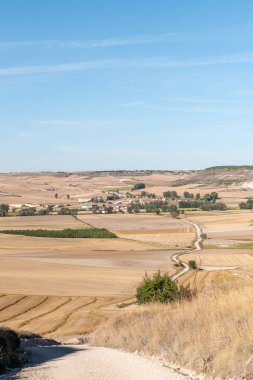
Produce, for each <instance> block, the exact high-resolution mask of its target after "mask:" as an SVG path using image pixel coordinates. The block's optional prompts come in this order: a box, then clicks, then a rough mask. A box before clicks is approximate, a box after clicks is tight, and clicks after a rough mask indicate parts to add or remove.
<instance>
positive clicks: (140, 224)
mask: <svg viewBox="0 0 253 380" xmlns="http://www.w3.org/2000/svg"><path fill="white" fill-rule="evenodd" d="M79 219H80V220H82V221H83V222H85V223H88V224H90V225H92V226H94V227H99V228H107V229H109V230H110V231H112V232H114V233H116V235H117V236H119V237H120V238H124V239H129V240H132V241H138V242H143V243H149V244H152V245H153V246H157V247H158V248H159V247H160V248H166V247H169V248H174V247H177V248H185V247H188V248H189V247H191V245H192V242H193V240H194V238H195V231H194V229H193V228H192V227H191V226H189V224H187V223H186V222H184V221H183V220H181V219H172V218H171V217H169V216H160V215H149V214H143V215H133V214H126V215H119V214H115V215H86V216H80V217H79Z"/></svg>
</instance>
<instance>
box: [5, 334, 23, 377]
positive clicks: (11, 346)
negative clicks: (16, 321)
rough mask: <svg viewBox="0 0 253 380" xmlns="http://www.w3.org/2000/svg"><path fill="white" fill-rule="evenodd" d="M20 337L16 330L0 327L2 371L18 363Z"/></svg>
mask: <svg viewBox="0 0 253 380" xmlns="http://www.w3.org/2000/svg"><path fill="white" fill-rule="evenodd" d="M19 346H20V339H19V337H18V335H17V334H16V333H15V331H13V330H10V329H8V328H3V327H1V328H0V373H3V372H4V371H5V370H6V368H7V367H12V366H15V365H17V364H18V353H17V351H18V349H19Z"/></svg>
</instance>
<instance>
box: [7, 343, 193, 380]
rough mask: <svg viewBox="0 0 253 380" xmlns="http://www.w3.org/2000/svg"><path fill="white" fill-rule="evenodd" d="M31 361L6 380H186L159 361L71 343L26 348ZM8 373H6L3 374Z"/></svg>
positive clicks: (183, 376)
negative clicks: (27, 365) (29, 364)
mask: <svg viewBox="0 0 253 380" xmlns="http://www.w3.org/2000/svg"><path fill="white" fill-rule="evenodd" d="M26 349H27V351H29V352H30V353H31V354H32V358H33V363H32V364H31V366H30V367H27V368H24V369H22V370H21V371H20V372H18V373H16V374H14V375H8V377H6V378H5V379H6V380H7V379H22V380H24V379H29V380H49V379H52V380H70V379H71V380H144V379H145V380H186V379H187V377H186V376H185V375H181V374H179V373H177V372H175V371H172V370H171V369H168V368H167V367H164V366H162V365H161V364H159V363H156V362H154V361H152V360H151V359H146V358H143V357H141V356H138V355H136V354H131V353H125V352H121V351H118V350H113V349H110V348H100V347H99V348H96V347H88V346H86V345H71V346H63V345H59V346H46V347H42V346H32V347H27V348H26ZM6 376H7V375H6Z"/></svg>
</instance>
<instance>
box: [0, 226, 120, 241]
mask: <svg viewBox="0 0 253 380" xmlns="http://www.w3.org/2000/svg"><path fill="white" fill-rule="evenodd" d="M0 233H1V234H9V235H24V236H35V237H46V238H68V239H92V238H96V239H108V238H109V239H111V238H117V235H115V234H114V233H113V232H111V231H108V230H107V229H106V228H86V229H84V228H83V229H72V228H66V229H64V230H44V229H37V230H0Z"/></svg>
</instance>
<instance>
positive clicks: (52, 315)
mask: <svg viewBox="0 0 253 380" xmlns="http://www.w3.org/2000/svg"><path fill="white" fill-rule="evenodd" d="M100 217H101V216H93V215H90V216H89V217H87V218H82V219H83V220H82V221H79V220H76V219H75V218H72V217H69V216H61V217H59V216H40V217H19V218H16V217H14V218H2V219H0V228H1V229H3V228H7V227H8V228H10V227H13V228H24V227H25V228H30V226H31V227H33V228H55V229H62V228H65V227H66V226H68V227H70V226H71V227H75V228H83V227H84V228H86V227H87V226H90V225H92V226H93V225H94V226H95V227H106V228H110V229H111V230H114V231H117V234H118V235H119V236H122V237H119V238H117V239H52V238H37V237H27V236H18V235H4V234H1V235H0V262H1V266H0V311H1V315H0V325H4V326H10V327H13V328H15V329H18V330H21V331H24V332H33V333H37V334H40V335H43V336H48V337H56V336H57V337H59V336H62V335H64V336H68V335H76V334H83V333H86V332H89V331H91V330H93V329H94V327H95V326H96V325H97V324H98V323H101V322H102V321H103V320H105V319H106V317H107V316H108V315H111V313H115V312H118V311H119V308H118V307H117V305H119V304H121V303H125V302H130V301H131V300H132V298H133V296H134V294H135V289H136V286H137V285H138V283H139V281H140V280H141V278H142V276H143V275H144V272H145V271H146V270H147V271H148V272H149V273H151V272H153V271H156V270H158V269H160V270H161V271H168V272H169V273H174V272H175V267H174V266H173V263H172V261H171V256H172V255H173V254H174V253H175V252H177V249H176V248H177V247H175V246H174V249H172V247H173V243H171V241H170V239H169V237H170V236H171V239H172V241H174V240H175V235H177V236H181V231H185V235H186V236H187V239H185V240H184V241H185V242H187V244H191V242H192V240H193V238H194V233H193V231H192V230H191V229H189V228H188V227H187V225H186V223H184V222H183V221H180V220H178V221H174V220H172V219H171V218H168V217H163V216H153V217H152V216H151V217H150V218H149V217H148V216H147V215H144V216H138V217H137V218H136V216H135V215H112V216H110V217H109V216H103V217H102V218H101V219H100ZM124 217H126V219H124ZM34 218H35V219H34ZM11 219H13V223H12V220H11ZM33 220H34V222H33ZM85 222H87V225H86V224H85ZM114 228H117V229H116V230H115V229H114ZM124 228H126V229H124ZM130 228H131V229H132V230H129V229H130ZM150 229H152V232H153V234H150V235H151V237H150V239H148V241H146V242H145V241H143V239H142V236H149V232H150V231H151V230H150ZM136 231H137V232H138V231H141V232H142V233H144V234H142V233H138V234H136V233H135V232H136ZM121 232H122V235H121ZM124 232H127V234H124ZM129 232H130V233H129ZM126 235H127V236H126ZM139 235H140V238H139ZM153 236H156V237H157V241H156V240H155V239H154V237H153ZM161 236H166V237H167V238H166V239H167V241H163V240H162V239H161ZM133 237H134V238H133ZM181 239H182V237H181ZM178 242H180V239H179V240H178Z"/></svg>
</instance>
